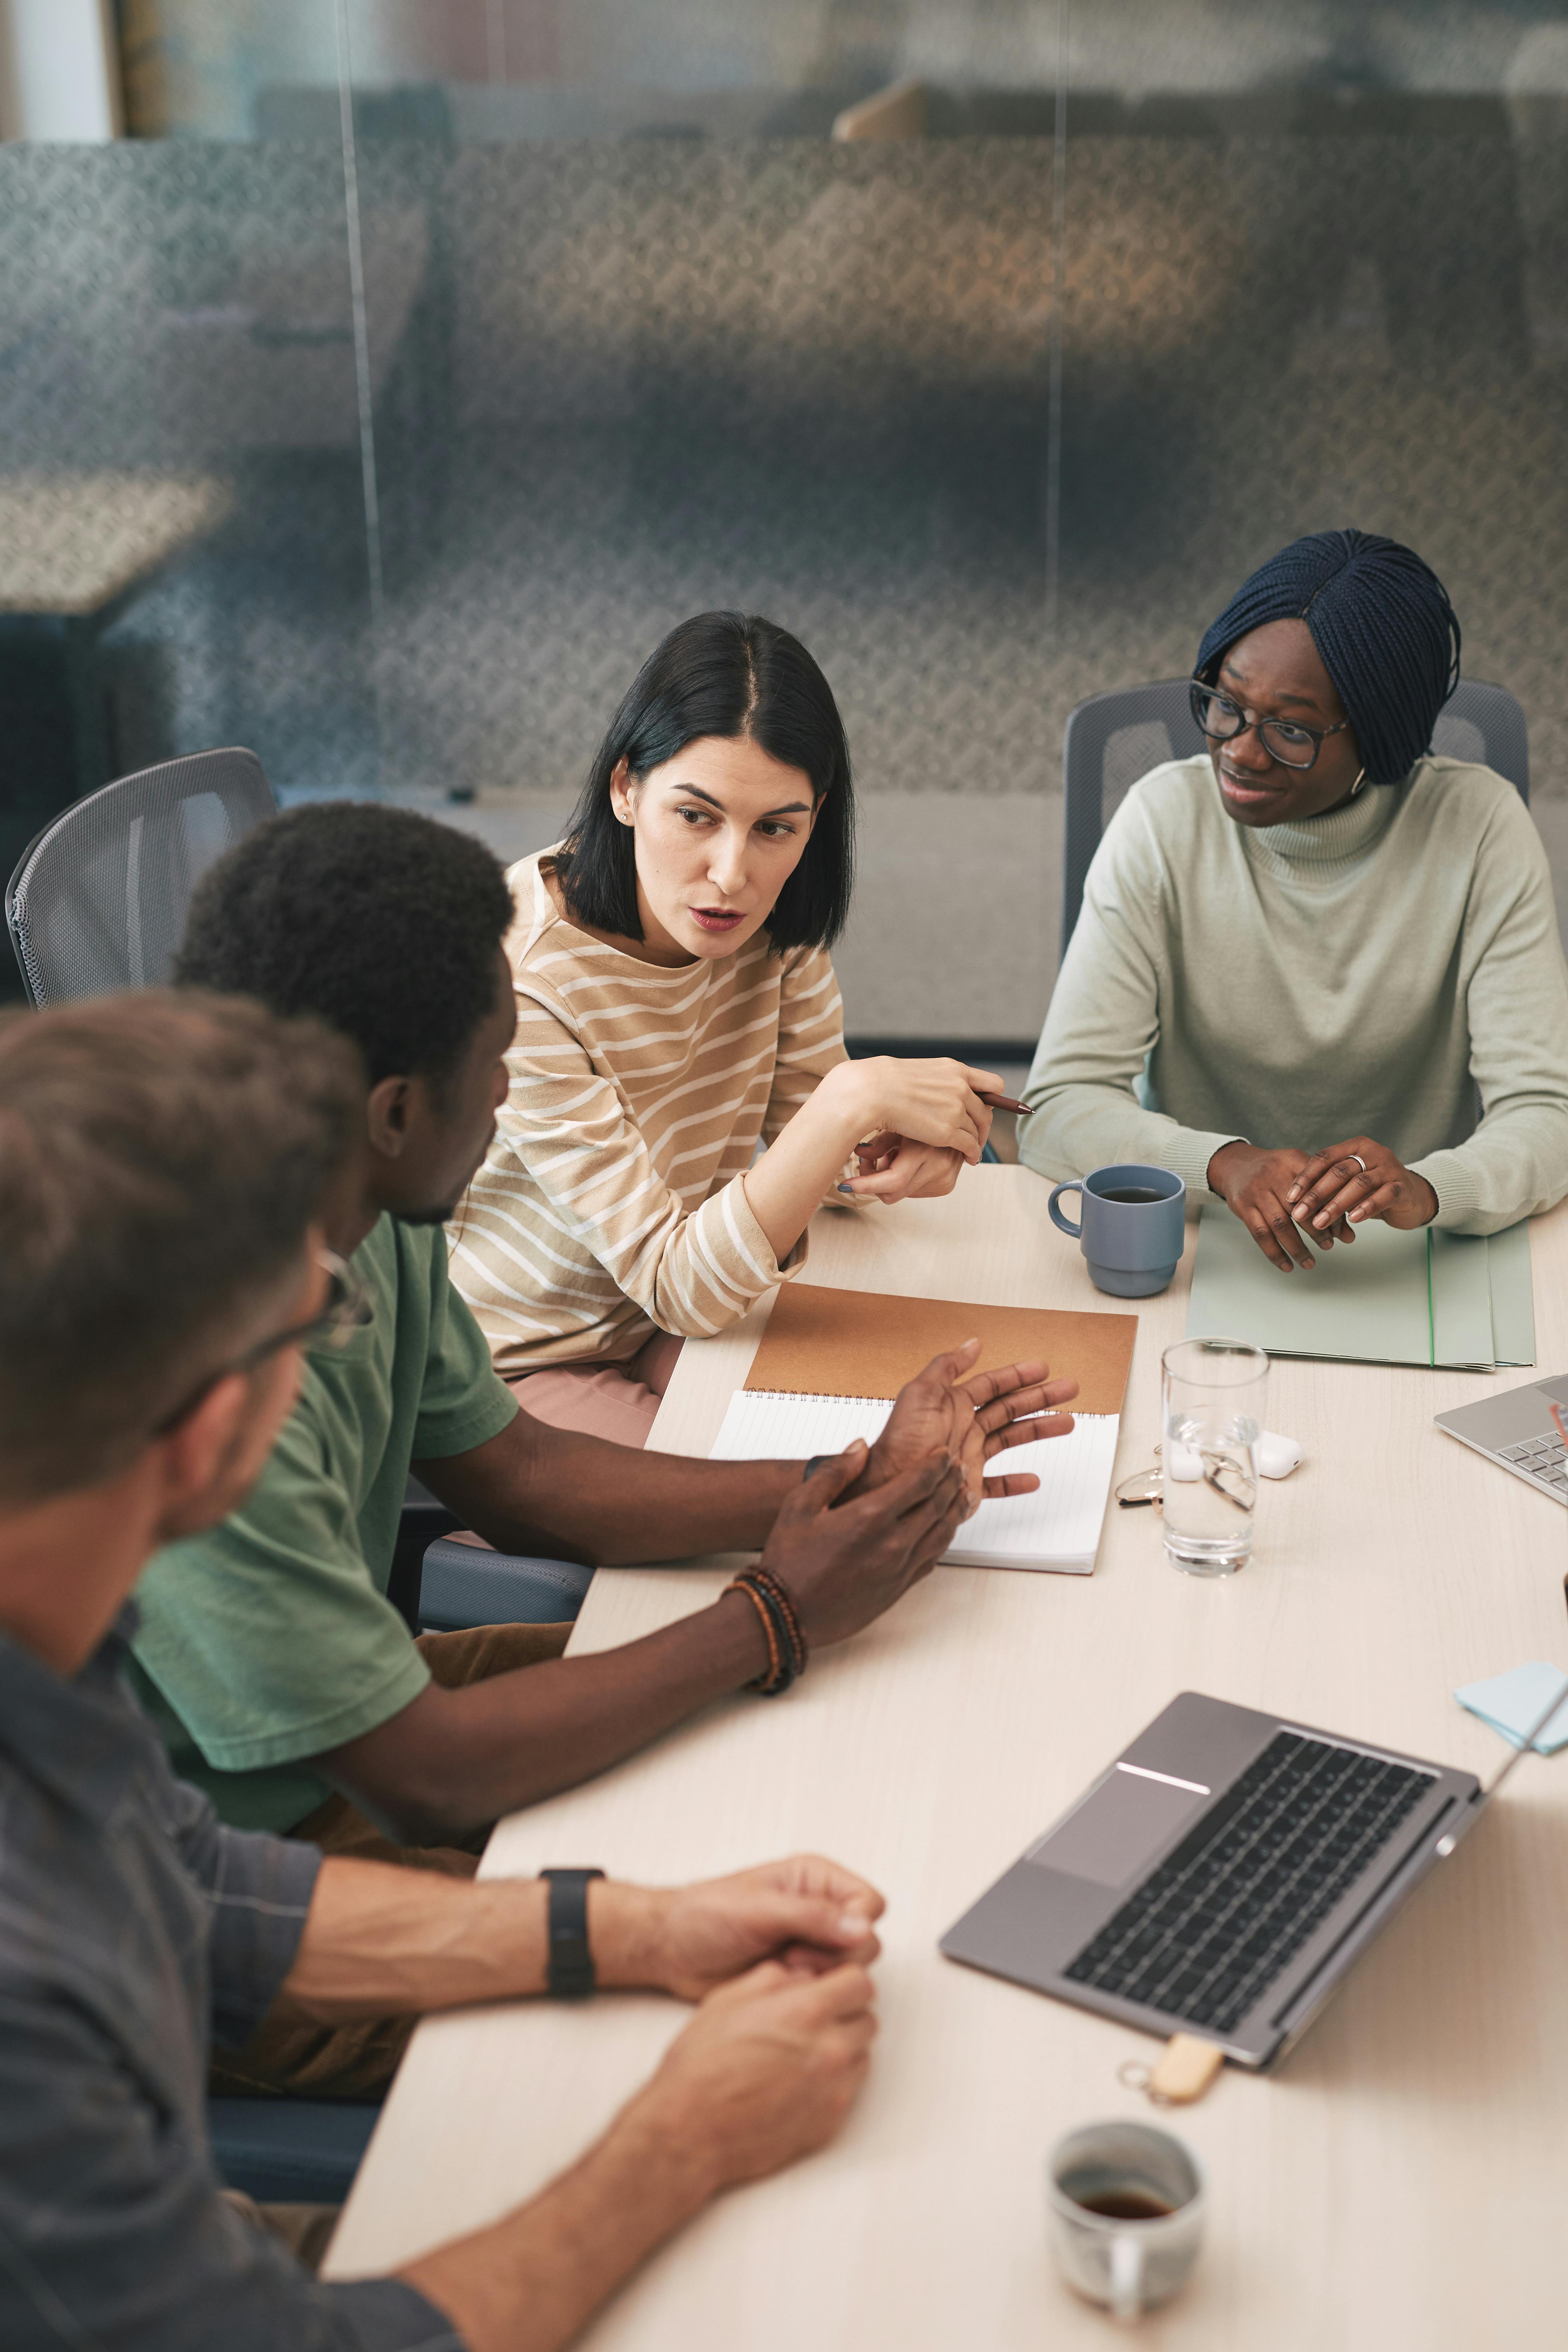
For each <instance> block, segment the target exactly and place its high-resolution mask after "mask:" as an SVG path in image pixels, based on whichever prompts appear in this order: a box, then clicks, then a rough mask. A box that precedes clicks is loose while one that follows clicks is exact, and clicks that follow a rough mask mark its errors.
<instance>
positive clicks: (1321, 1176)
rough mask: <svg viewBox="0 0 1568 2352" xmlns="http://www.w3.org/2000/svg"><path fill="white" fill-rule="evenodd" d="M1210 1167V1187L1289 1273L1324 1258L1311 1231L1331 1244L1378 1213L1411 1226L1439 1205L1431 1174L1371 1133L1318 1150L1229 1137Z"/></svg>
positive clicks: (1425, 1220) (1323, 1245)
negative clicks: (1411, 1165)
mask: <svg viewBox="0 0 1568 2352" xmlns="http://www.w3.org/2000/svg"><path fill="white" fill-rule="evenodd" d="M1358 1162H1364V1163H1365V1164H1364V1166H1362V1165H1358ZM1207 1175H1208V1182H1209V1188H1210V1190H1211V1191H1212V1192H1217V1193H1218V1194H1219V1196H1220V1199H1221V1200H1222V1201H1223V1202H1225V1204H1226V1208H1227V1209H1229V1210H1230V1211H1231V1213H1232V1214H1233V1215H1234V1216H1237V1217H1239V1218H1240V1219H1241V1222H1242V1223H1243V1224H1244V1225H1245V1226H1246V1227H1247V1231H1248V1233H1249V1234H1251V1235H1252V1238H1253V1240H1254V1241H1255V1242H1256V1243H1257V1244H1258V1248H1259V1249H1260V1250H1261V1251H1262V1252H1263V1255H1264V1256H1265V1257H1266V1258H1267V1259H1268V1262H1269V1264H1270V1265H1275V1266H1278V1267H1279V1271H1280V1272H1281V1273H1282V1274H1289V1273H1290V1272H1291V1271H1292V1269H1293V1268H1294V1267H1296V1266H1300V1268H1301V1270H1302V1271H1303V1273H1305V1272H1307V1271H1309V1270H1310V1268H1311V1267H1312V1266H1313V1265H1315V1264H1316V1262H1317V1261H1316V1259H1315V1258H1314V1256H1313V1255H1312V1250H1311V1248H1310V1246H1309V1244H1308V1240H1307V1235H1308V1234H1310V1235H1311V1238H1312V1241H1313V1242H1315V1243H1316V1244H1317V1246H1318V1248H1319V1249H1322V1250H1328V1249H1331V1248H1332V1247H1333V1245H1334V1244H1335V1243H1336V1242H1353V1241H1354V1239H1355V1232H1354V1228H1355V1227H1356V1226H1357V1225H1359V1224H1365V1223H1368V1222H1369V1221H1370V1220H1372V1219H1373V1218H1376V1219H1378V1220H1380V1221H1381V1222H1382V1223H1384V1224H1388V1225H1396V1226H1399V1227H1400V1228H1402V1229H1404V1230H1408V1229H1410V1228H1411V1227H1414V1226H1417V1225H1429V1224H1430V1223H1431V1222H1432V1220H1433V1218H1434V1217H1435V1216H1436V1213H1437V1195H1436V1192H1434V1191H1433V1190H1432V1187H1431V1185H1430V1184H1428V1182H1427V1181H1426V1178H1425V1176H1417V1175H1415V1173H1414V1171H1412V1170H1410V1169H1408V1168H1406V1167H1405V1164H1404V1162H1403V1161H1402V1160H1398V1159H1397V1158H1396V1157H1395V1156H1394V1153H1393V1152H1392V1151H1390V1150H1389V1149H1388V1147H1387V1146H1386V1144H1382V1143H1379V1142H1378V1141H1377V1140H1376V1139H1375V1138H1374V1137H1373V1136H1370V1135H1352V1136H1351V1137H1350V1138H1349V1139H1348V1140H1346V1141H1345V1142H1343V1143H1334V1144H1331V1145H1330V1146H1329V1147H1328V1148H1327V1149H1326V1150H1321V1151H1310V1152H1309V1151H1299V1150H1295V1149H1294V1148H1288V1149H1286V1150H1262V1149H1260V1148H1259V1147H1258V1146H1257V1145H1256V1144H1251V1143H1242V1142H1239V1141H1238V1142H1236V1143H1226V1144H1225V1145H1222V1147H1221V1149H1220V1150H1218V1151H1216V1152H1215V1155H1214V1158H1213V1159H1212V1160H1210V1161H1209V1164H1208V1170H1207ZM1303 1229H1304V1230H1303Z"/></svg>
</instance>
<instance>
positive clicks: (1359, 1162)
mask: <svg viewBox="0 0 1568 2352" xmlns="http://www.w3.org/2000/svg"><path fill="white" fill-rule="evenodd" d="M1345 1158H1346V1159H1347V1160H1354V1161H1355V1164H1356V1166H1357V1167H1358V1168H1359V1169H1360V1170H1361V1172H1362V1174H1363V1176H1364V1175H1365V1174H1366V1161H1365V1160H1363V1158H1362V1156H1361V1153H1360V1152H1359V1151H1347V1152H1346V1154H1345Z"/></svg>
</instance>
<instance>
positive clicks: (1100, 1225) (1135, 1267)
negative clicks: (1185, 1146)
mask: <svg viewBox="0 0 1568 2352" xmlns="http://www.w3.org/2000/svg"><path fill="white" fill-rule="evenodd" d="M1064 1192H1076V1193H1077V1194H1078V1195H1079V1223H1077V1224H1076V1225H1075V1224H1072V1223H1069V1222H1068V1218H1067V1217H1066V1216H1065V1215H1064V1214H1063V1213H1062V1212H1061V1210H1060V1209H1058V1206H1057V1202H1058V1201H1059V1200H1060V1199H1061V1196H1062V1194H1063V1193H1064ZM1186 1206H1187V1188H1186V1186H1185V1185H1184V1183H1183V1181H1182V1180H1181V1178H1180V1177H1179V1176H1173V1175H1172V1173H1171V1171H1170V1170H1169V1169H1168V1168H1144V1167H1142V1166H1140V1165H1139V1164H1138V1163H1137V1162H1136V1161H1133V1160H1128V1161H1124V1162H1122V1163H1121V1165H1120V1166H1118V1167H1115V1168H1097V1169H1096V1170H1095V1171H1094V1173H1093V1175H1092V1176H1085V1177H1083V1178H1082V1179H1081V1180H1079V1179H1078V1178H1074V1179H1073V1180H1072V1181H1069V1182H1068V1183H1066V1184H1058V1185H1057V1186H1056V1187H1055V1189H1054V1190H1053V1192H1052V1193H1051V1198H1050V1212H1051V1223H1053V1224H1054V1225H1058V1226H1059V1227H1060V1228H1061V1230H1062V1232H1063V1233H1064V1234H1071V1235H1072V1237H1073V1239H1074V1241H1076V1242H1077V1243H1078V1244H1079V1248H1080V1249H1081V1250H1082V1252H1083V1254H1084V1256H1085V1258H1086V1259H1087V1261H1088V1264H1089V1280H1090V1281H1091V1282H1092V1283H1093V1285H1094V1286H1095V1288H1096V1289H1097V1290H1108V1291H1110V1295H1111V1297H1113V1298H1152V1297H1153V1295H1154V1293H1155V1292H1156V1291H1157V1290H1163V1289H1164V1287H1165V1285H1166V1284H1167V1283H1168V1282H1169V1281H1170V1279H1171V1276H1173V1274H1174V1273H1175V1271H1176V1268H1177V1266H1178V1265H1180V1264H1181V1262H1182V1241H1183V1226H1184V1223H1185V1220H1186Z"/></svg>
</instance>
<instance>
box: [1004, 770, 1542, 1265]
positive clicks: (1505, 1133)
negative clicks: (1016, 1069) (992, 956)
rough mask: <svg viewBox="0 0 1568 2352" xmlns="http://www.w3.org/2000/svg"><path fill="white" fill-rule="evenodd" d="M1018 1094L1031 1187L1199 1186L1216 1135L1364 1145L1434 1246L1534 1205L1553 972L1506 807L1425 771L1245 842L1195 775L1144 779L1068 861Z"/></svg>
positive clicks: (1482, 1230) (1532, 879)
mask: <svg viewBox="0 0 1568 2352" xmlns="http://www.w3.org/2000/svg"><path fill="white" fill-rule="evenodd" d="M1145 1063H1147V1083H1146V1084H1144V1083H1143V1081H1144V1070H1145ZM1477 1087H1479V1089H1480V1098H1481V1102H1482V1104H1483V1105H1484V1116H1483V1117H1482V1118H1481V1119H1480V1122H1479V1125H1478V1124H1477V1120H1476V1089H1477ZM1025 1091H1026V1101H1027V1102H1028V1104H1029V1106H1030V1111H1031V1116H1030V1117H1029V1118H1027V1119H1026V1120H1023V1121H1021V1122H1020V1126H1019V1151H1020V1156H1021V1157H1022V1158H1023V1159H1024V1160H1025V1161H1026V1163H1027V1164H1028V1166H1029V1167H1031V1168H1034V1169H1037V1171H1039V1173H1040V1174H1041V1175H1042V1176H1050V1177H1058V1178H1059V1177H1067V1176H1080V1175H1084V1174H1086V1173H1087V1172H1088V1171H1089V1170H1090V1169H1093V1168H1102V1167H1105V1166H1107V1165H1108V1164H1109V1163H1110V1162H1112V1161H1115V1160H1146V1161H1152V1162H1153V1163H1154V1164H1156V1165H1158V1166H1160V1167H1163V1168H1171V1169H1173V1170H1174V1171H1175V1172H1176V1173H1177V1175H1179V1176H1181V1177H1182V1178H1184V1181H1185V1182H1186V1184H1187V1187H1188V1190H1189V1191H1190V1192H1198V1193H1205V1192H1206V1190H1207V1173H1206V1171H1207V1169H1208V1163H1209V1161H1210V1160H1211V1159H1212V1158H1213V1156H1214V1154H1215V1152H1216V1151H1217V1150H1219V1148H1220V1146H1221V1144H1222V1143H1229V1142H1231V1141H1232V1140H1234V1139H1235V1138H1237V1136H1243V1137H1245V1138H1246V1139H1247V1141H1249V1142H1251V1143H1257V1144H1263V1145H1268V1146H1275V1147H1278V1146H1284V1145H1290V1144H1294V1145H1296V1146H1299V1147H1300V1149H1301V1150H1308V1151H1310V1150H1316V1149H1317V1148H1318V1147H1319V1146H1321V1145H1324V1144H1331V1143H1337V1142H1339V1141H1341V1140H1342V1139H1343V1138H1344V1137H1346V1136H1350V1135H1370V1136H1373V1137H1374V1138H1375V1139H1377V1141H1379V1142H1380V1143H1384V1144H1386V1145H1387V1146H1388V1148H1389V1149H1390V1150H1393V1151H1395V1152H1397V1153H1398V1155H1399V1157H1400V1159H1401V1160H1404V1161H1405V1164H1406V1166H1407V1167H1411V1168H1414V1169H1415V1170H1416V1171H1418V1172H1419V1173H1420V1174H1421V1175H1423V1176H1425V1177H1426V1181H1427V1182H1428V1183H1429V1184H1430V1185H1431V1186H1432V1189H1433V1191H1434V1192H1436V1195H1437V1203H1438V1206H1437V1218H1436V1222H1437V1223H1438V1224H1439V1225H1442V1226H1446V1227H1447V1228H1448V1229H1449V1230H1450V1231H1453V1232H1457V1233H1467V1234H1490V1233H1496V1232H1498V1231H1499V1230H1500V1228H1501V1227H1502V1226H1504V1225H1509V1224H1511V1223H1514V1221H1515V1220H1516V1219H1517V1218H1520V1217H1524V1216H1531V1215H1534V1214H1536V1213H1538V1212H1539V1211H1541V1210H1542V1209H1548V1208H1551V1207H1552V1204H1553V1202H1557V1201H1559V1200H1561V1199H1562V1197H1563V1193H1564V1192H1568V971H1564V967H1563V950H1562V947H1561V945H1560V944H1559V941H1558V936H1557V919H1556V913H1555V909H1554V908H1553V905H1552V877H1551V875H1550V873H1549V871H1548V869H1547V864H1546V856H1545V852H1544V851H1543V850H1542V845H1541V840H1540V836H1539V835H1538V834H1537V833H1536V830H1535V827H1534V825H1533V824H1531V821H1530V815H1529V813H1528V811H1527V810H1526V808H1525V806H1524V804H1523V803H1522V802H1521V799H1520V797H1519V794H1518V793H1516V792H1515V791H1514V789H1513V787H1512V785H1511V784H1509V783H1507V782H1504V780H1503V779H1502V778H1501V777H1500V776H1497V775H1494V774H1493V773H1492V772H1491V770H1490V769H1489V768H1473V767H1468V766H1466V765H1465V764H1464V763H1463V762H1462V761H1458V760H1439V759H1426V760H1419V761H1417V762H1416V764H1415V767H1414V768H1413V769H1412V770H1411V772H1410V773H1409V775H1408V776H1407V777H1406V778H1405V782H1403V783H1402V784H1399V785H1376V784H1373V785H1368V786H1367V787H1366V788H1365V789H1364V790H1363V793H1361V795H1360V796H1359V797H1358V798H1357V799H1355V800H1354V801H1352V802H1351V803H1350V804H1349V806H1348V807H1345V808H1342V809H1338V810H1336V811H1335V812H1334V813H1333V814H1331V815H1329V816H1321V817H1315V818H1313V819H1311V820H1310V822H1309V823H1307V824H1277V825H1268V826H1265V827H1259V828H1258V829H1257V830H1255V831H1249V830H1248V829H1247V826H1245V825H1239V824H1234V823H1233V822H1232V821H1231V819H1230V818H1229V817H1228V816H1226V813H1225V810H1224V807H1223V805H1222V803H1221V801H1220V796H1219V789H1218V786H1217V785H1216V784H1215V779H1214V772H1213V771H1212V769H1211V767H1210V765H1209V762H1208V761H1207V760H1205V759H1196V760H1180V761H1173V762H1172V763H1171V764H1170V765H1169V766H1167V767H1163V768H1156V769H1154V770H1153V772H1152V773H1151V774H1149V775H1147V776H1145V777H1144V778H1143V779H1142V782H1140V783H1138V784H1135V785H1134V786H1133V788H1132V790H1131V793H1129V794H1128V796H1127V799H1126V801H1125V802H1124V803H1123V804H1122V806H1121V808H1120V809H1119V810H1118V812H1117V814H1116V815H1115V817H1114V818H1113V819H1112V821H1111V823H1110V826H1109V827H1108V828H1107V831H1106V835H1105V839H1104V840H1103V841H1102V842H1101V844H1100V851H1099V854H1098V855H1097V856H1096V858H1095V861H1094V864H1093V866H1091V867H1090V868H1089V881H1088V884H1087V886H1086V887H1085V890H1084V899H1083V912H1082V914H1081V915H1080V916H1079V922H1078V928H1077V929H1076V930H1075V931H1074V933H1073V936H1072V943H1071V945H1070V946H1069V948H1068V952H1067V956H1066V958H1065V960H1064V961H1063V964H1062V969H1061V975H1060V977H1059V979H1058V982H1057V988H1056V993H1055V995H1054V996H1053V997H1052V999H1051V1008H1050V1012H1049V1013H1048V1014H1047V1019H1046V1026H1045V1031H1044V1034H1042V1036H1041V1038H1040V1044H1039V1050H1038V1052H1037V1054H1036V1055H1035V1066H1034V1068H1033V1069H1032V1070H1031V1072H1030V1074H1029V1083H1028V1086H1027V1087H1026V1090H1025ZM1150 1106H1153V1107H1150Z"/></svg>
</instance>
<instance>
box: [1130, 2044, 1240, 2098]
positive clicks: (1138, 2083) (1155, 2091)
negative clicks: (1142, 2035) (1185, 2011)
mask: <svg viewBox="0 0 1568 2352" xmlns="http://www.w3.org/2000/svg"><path fill="white" fill-rule="evenodd" d="M1224 2063H1225V2052H1224V2051H1223V2050H1222V2049H1221V2048H1220V2046H1219V2044H1218V2043H1217V2042H1204V2041H1201V2040H1200V2039H1199V2037H1198V2035H1197V2034H1195V2033H1173V2034H1172V2036H1171V2038H1170V2040H1169V2042H1166V2044H1165V2046H1164V2048H1163V2050H1162V2051H1161V2053H1160V2055H1159V2057H1158V2058H1157V2059H1156V2060H1155V2062H1154V2063H1153V2065H1152V2066H1145V2065H1144V2064H1143V2063H1142V2060H1140V2059H1136V2058H1134V2059H1131V2060H1129V2062H1128V2063H1127V2064H1126V2065H1125V2066H1122V2067H1120V2068H1119V2069H1118V2070H1117V2080H1118V2082H1120V2083H1122V2084H1125V2085H1126V2087H1127V2089H1128V2090H1130V2091H1143V2092H1146V2093H1147V2095H1149V2097H1150V2098H1151V2099H1152V2101H1153V2102H1154V2105H1156V2106H1157V2107H1190V2106H1191V2105H1192V2104H1193V2101H1194V2099H1201V2098H1202V2097H1203V2095H1204V2093H1205V2091H1206V2090H1207V2089H1208V2086H1209V2084H1211V2083H1212V2082H1213V2081H1214V2078H1215V2075H1216V2074H1218V2073H1219V2070H1220V2068H1221V2067H1222V2066H1223V2065H1224Z"/></svg>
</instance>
